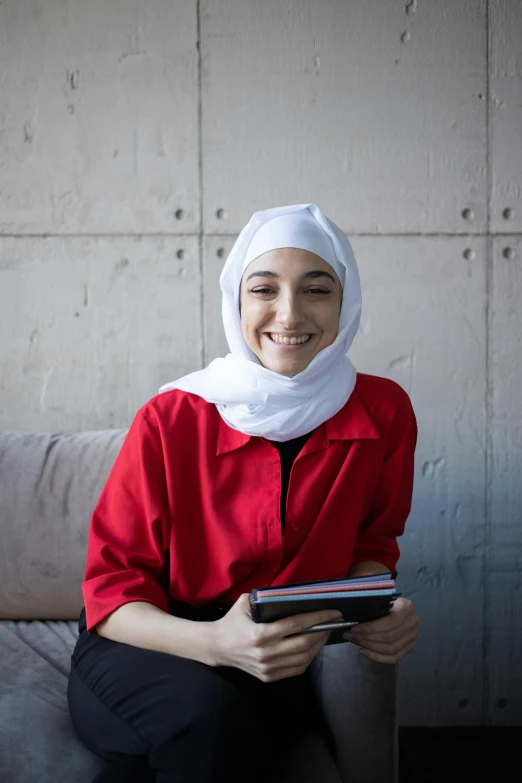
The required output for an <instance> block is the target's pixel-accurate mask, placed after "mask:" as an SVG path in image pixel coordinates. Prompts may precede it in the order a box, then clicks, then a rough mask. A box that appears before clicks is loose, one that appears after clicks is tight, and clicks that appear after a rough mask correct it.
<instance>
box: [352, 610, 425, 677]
mask: <svg viewBox="0 0 522 783" xmlns="http://www.w3.org/2000/svg"><path fill="white" fill-rule="evenodd" d="M418 624H419V618H418V617H417V615H416V614H415V609H414V606H413V603H412V602H411V601H410V600H408V599H407V598H397V599H396V600H395V602H394V603H393V605H392V608H391V610H390V613H389V614H388V615H386V617H379V619H378V620H371V621H370V622H368V623H359V624H358V625H355V626H354V627H353V628H351V629H350V630H349V631H346V632H345V633H344V634H343V636H344V638H345V639H347V640H348V641H349V642H353V644H357V645H359V647H360V648H361V650H360V652H361V655H364V656H365V658H370V659H371V660H372V661H377V662H378V663H397V662H398V661H400V660H401V659H402V658H404V656H405V655H407V654H408V653H409V652H410V651H411V650H412V649H413V646H414V644H415V639H416V638H417V636H418V633H419V632H418V630H417V626H418Z"/></svg>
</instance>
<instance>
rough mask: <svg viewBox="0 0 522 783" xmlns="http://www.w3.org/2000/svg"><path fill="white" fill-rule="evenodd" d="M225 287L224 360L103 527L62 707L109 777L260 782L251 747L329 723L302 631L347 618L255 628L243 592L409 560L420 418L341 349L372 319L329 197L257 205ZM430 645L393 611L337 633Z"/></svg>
mask: <svg viewBox="0 0 522 783" xmlns="http://www.w3.org/2000/svg"><path fill="white" fill-rule="evenodd" d="M221 288H222V291H223V320H224V326H225V332H226V336H227V340H228V343H229V346H230V350H231V353H230V354H229V355H228V356H227V357H226V358H225V359H217V360H215V361H214V362H212V363H211V364H210V366H209V367H207V368H206V369H205V370H202V371H200V372H196V373H192V374H190V375H188V376H186V377H184V378H182V379H180V380H178V381H177V382H175V383H171V384H167V385H165V386H163V387H162V388H161V390H160V392H161V393H160V394H159V395H158V396H156V397H154V398H153V399H152V400H150V401H149V402H148V403H147V404H146V405H145V406H144V407H143V408H142V409H141V410H140V411H139V412H138V414H137V416H136V418H135V420H134V422H133V424H132V426H131V428H130V430H129V433H128V435H127V437H126V440H125V442H124V444H123V446H122V449H121V452H120V454H119V455H118V458H117V460H116V462H115V465H114V467H113V470H112V472H111V474H110V476H109V478H108V480H107V483H106V485H105V487H104V490H103V492H102V494H101V496H100V499H99V501H98V503H97V506H96V508H95V510H94V513H93V517H92V520H91V528H90V533H89V546H88V554H87V566H86V573H85V581H84V584H83V593H84V599H85V608H84V610H83V611H82V614H81V617H80V623H79V630H80V636H79V639H78V643H77V645H76V648H75V651H74V654H73V657H72V670H71V677H70V681H69V706H70V711H71V715H72V718H73V721H74V724H75V726H76V729H77V731H78V734H79V736H80V737H81V739H82V740H83V741H84V743H85V744H86V745H87V747H89V748H90V749H91V750H93V751H94V752H95V753H97V754H98V755H100V756H102V757H104V758H106V759H107V760H113V761H115V760H117V763H115V764H113V765H112V767H111V766H109V767H108V769H107V772H106V773H101V775H100V776H99V777H98V780H100V781H101V780H130V779H132V777H131V774H132V773H131V772H130V771H129V764H130V765H131V766H132V767H133V770H134V774H135V775H136V777H135V779H136V780H145V779H150V780H156V781H160V783H167V781H198V783H205V781H209V782H210V781H212V782H213V783H216V782H218V781H225V780H226V781H228V782H230V781H235V780H240V779H241V780H243V779H244V778H245V770H247V769H248V770H249V772H248V775H247V777H249V778H250V779H253V773H252V748H253V747H259V746H262V747H264V748H267V747H268V748H273V752H274V754H276V753H277V752H279V749H280V744H278V740H279V737H280V736H281V735H282V731H281V728H282V726H283V725H284V726H285V741H286V739H287V737H288V727H289V726H291V727H293V729H294V732H295V734H296V735H298V733H299V731H300V730H301V728H302V727H303V726H304V725H306V724H309V723H310V722H311V721H312V722H315V723H317V726H318V729H319V730H323V729H324V726H322V724H321V722H320V717H319V710H318V709H317V707H316V705H315V704H314V702H313V696H312V692H311V689H310V687H309V682H308V678H307V674H306V670H307V667H308V666H309V664H310V662H311V661H312V660H313V658H314V656H315V655H316V654H317V653H318V652H319V650H320V649H321V648H322V647H323V645H324V644H325V643H326V641H327V639H328V634H327V633H315V634H302V633H300V632H301V631H303V630H304V629H305V628H307V627H309V626H310V625H312V624H315V623H319V622H325V621H328V620H331V619H334V618H336V617H338V616H339V615H338V614H337V613H335V612H331V611H321V612H313V613H309V614H303V615H297V616H294V617H290V618H286V619H283V620H279V621H277V622H275V623H270V624H261V625H257V624H255V623H254V622H253V621H252V619H251V616H250V612H249V607H248V600H247V596H248V592H249V591H250V590H251V589H252V588H255V587H264V586H267V585H270V584H273V585H278V584H285V583H294V582H300V581H311V580H319V579H329V578H336V577H343V576H345V575H346V574H348V573H349V574H350V575H368V574H374V573H382V572H384V571H388V570H394V569H395V566H396V562H397V559H398V557H399V550H398V547H397V543H396V538H397V536H399V535H401V533H402V532H403V528H404V524H405V521H406V518H407V516H408V513H409V510H410V505H411V494H412V484H413V455H414V450H415V443H416V434H417V430H416V422H415V416H414V413H413V410H412V407H411V404H410V401H409V398H408V396H407V395H406V393H405V392H404V391H403V390H402V389H401V388H400V387H399V386H398V385H397V384H395V383H393V382H392V381H390V380H386V379H383V378H378V377H373V376H365V375H357V373H356V371H355V368H354V367H353V365H352V364H351V362H350V361H349V359H348V358H347V357H346V352H347V351H348V349H349V347H350V345H351V343H352V340H353V338H354V336H355V334H356V332H357V328H358V325H359V318H360V308H361V295H360V286H359V278H358V273H357V267H356V263H355V258H354V256H353V252H352V249H351V246H350V243H349V242H348V240H347V238H346V236H345V235H344V234H343V232H342V231H340V229H339V228H338V227H337V226H336V225H335V224H334V223H333V222H332V221H330V220H328V219H327V218H326V217H325V216H324V215H323V213H322V212H321V210H320V209H319V208H318V207H317V206H316V205H315V204H302V205H293V206H288V207H282V208H276V209H268V210H264V211H261V212H256V213H255V214H254V215H253V216H252V218H251V220H250V221H249V223H248V224H247V225H246V226H245V228H244V229H243V230H242V232H241V234H240V235H239V237H238V239H237V241H236V243H235V245H234V247H233V249H232V251H231V253H230V255H229V257H228V259H227V262H226V264H225V267H224V269H223V272H222V275H221ZM290 634H295V635H294V636H292V638H287V637H288V636H289V635H290ZM416 636H417V617H416V615H415V613H414V609H413V605H412V603H411V601H408V600H406V599H403V598H399V599H397V601H396V602H395V603H394V605H393V608H392V610H391V612H390V614H389V615H388V616H387V617H384V618H381V619H379V620H375V621H373V622H369V623H365V624H361V625H359V626H358V627H357V628H355V629H354V630H352V632H351V633H348V632H347V633H346V634H345V639H346V640H347V641H350V642H352V643H354V644H357V645H359V647H360V652H361V655H364V656H366V657H368V658H370V659H372V660H374V661H378V662H382V663H383V664H386V663H395V662H397V661H398V660H400V659H401V658H402V657H404V655H406V654H407V653H408V652H409V651H410V650H411V649H412V647H413V645H414V642H415V638H416ZM267 735H268V736H267ZM263 736H265V740H264V741H263V740H262V739H261V737H263ZM268 760H269V759H267V761H268ZM126 765H127V766H126ZM122 770H123V771H122ZM259 772H260V774H261V770H259ZM118 775H120V777H118ZM147 775H149V776H150V777H147Z"/></svg>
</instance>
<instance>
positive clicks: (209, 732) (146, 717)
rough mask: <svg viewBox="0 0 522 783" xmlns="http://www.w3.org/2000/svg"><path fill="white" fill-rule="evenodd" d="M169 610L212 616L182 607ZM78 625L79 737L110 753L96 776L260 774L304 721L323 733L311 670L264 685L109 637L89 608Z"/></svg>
mask: <svg viewBox="0 0 522 783" xmlns="http://www.w3.org/2000/svg"><path fill="white" fill-rule="evenodd" d="M210 611H211V613H212V612H215V611H216V610H214V609H213V608H211V609H210ZM172 613H173V614H177V615H180V616H189V617H191V619H200V620H202V619H217V616H214V617H212V616H211V615H209V614H208V611H207V612H206V613H205V612H201V611H200V612H199V613H192V616H191V613H190V611H189V612H185V613H183V612H182V611H179V606H178V607H175V608H174V609H173V610H172ZM218 616H219V615H218ZM79 632H80V636H79V639H78V642H77V644H76V647H75V649H74V652H73V655H72V661H71V662H72V665H71V675H70V678H69V687H68V701H69V710H70V713H71V718H72V721H73V723H74V726H75V728H76V731H77V733H78V735H79V737H80V739H81V740H82V741H83V743H84V744H85V745H86V746H87V748H89V749H90V750H91V751H93V752H94V753H95V754H97V755H98V756H101V757H102V758H104V759H106V760H107V761H108V762H109V766H108V767H107V770H106V772H102V773H100V775H98V777H97V778H96V781H97V783H101V782H102V781H114V783H116V781H121V783H124V782H125V783H127V782H129V783H130V781H136V782H138V781H142V782H143V783H145V781H156V782H157V783H196V782H197V783H222V782H223V783H224V781H227V783H235V782H236V781H238V783H239V781H242V782H243V781H245V780H249V781H255V780H263V779H264V780H266V779H269V778H267V777H266V775H267V771H268V769H269V768H271V767H272V768H273V765H275V764H277V763H278V760H279V758H280V756H281V754H282V753H285V752H288V750H289V748H290V746H291V744H292V743H293V742H295V741H296V739H297V738H298V736H299V734H300V733H301V732H302V731H303V729H304V728H306V727H307V726H310V725H314V727H315V728H317V730H320V731H322V732H323V733H324V734H325V736H327V729H326V727H325V725H324V724H323V722H322V720H321V718H320V715H319V708H318V706H317V704H316V703H315V700H314V695H313V691H312V688H311V682H310V680H309V677H308V674H307V673H305V674H304V675H301V676H299V677H291V678H288V679H285V680H280V681H278V682H275V683H268V684H267V683H263V682H261V681H260V680H258V679H256V678H255V677H252V676H251V675H249V674H246V673H245V672H243V671H241V670H239V669H233V668H228V667H219V668H213V667H209V666H206V665H205V664H202V663H198V662H196V661H192V660H189V659H186V658H180V657H178V656H174V655H168V654H166V653H159V652H154V651H151V650H143V649H141V648H138V647H132V646H131V645H127V644H122V643H120V642H113V641H111V640H109V639H104V638H103V637H101V636H97V635H96V634H94V635H90V634H88V633H87V631H86V630H85V610H82V613H81V615H80V621H79ZM327 739H328V737H327Z"/></svg>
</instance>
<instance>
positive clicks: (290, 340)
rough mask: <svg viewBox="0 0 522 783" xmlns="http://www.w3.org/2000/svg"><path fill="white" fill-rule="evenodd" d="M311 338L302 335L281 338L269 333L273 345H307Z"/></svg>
mask: <svg viewBox="0 0 522 783" xmlns="http://www.w3.org/2000/svg"><path fill="white" fill-rule="evenodd" d="M311 336H312V335H311V334H303V335H301V336H300V337H282V336H281V335H280V334H272V333H270V339H271V340H272V341H273V342H274V343H282V344H283V345H300V344H301V343H307V342H308V340H309V339H310V337H311Z"/></svg>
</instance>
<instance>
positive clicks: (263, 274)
mask: <svg viewBox="0 0 522 783" xmlns="http://www.w3.org/2000/svg"><path fill="white" fill-rule="evenodd" d="M252 277H279V275H278V274H276V273H275V272H270V271H269V270H267V269H265V270H260V271H259V272H252V274H251V275H249V276H248V277H247V281H248V280H250V279H251V278H252ZM303 277H305V278H314V279H315V278H316V277H329V278H330V280H331V281H332V283H335V278H334V277H333V276H332V275H331V274H330V273H329V272H324V271H323V270H322V269H315V270H313V271H311V272H305V273H304V275H303Z"/></svg>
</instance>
